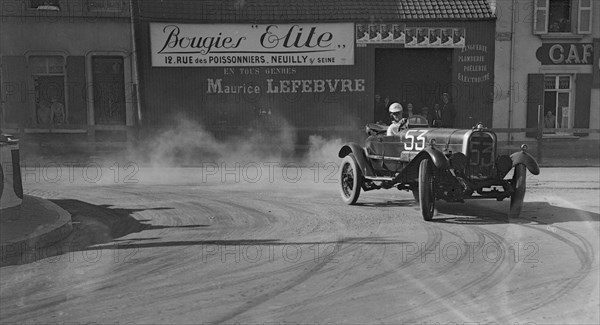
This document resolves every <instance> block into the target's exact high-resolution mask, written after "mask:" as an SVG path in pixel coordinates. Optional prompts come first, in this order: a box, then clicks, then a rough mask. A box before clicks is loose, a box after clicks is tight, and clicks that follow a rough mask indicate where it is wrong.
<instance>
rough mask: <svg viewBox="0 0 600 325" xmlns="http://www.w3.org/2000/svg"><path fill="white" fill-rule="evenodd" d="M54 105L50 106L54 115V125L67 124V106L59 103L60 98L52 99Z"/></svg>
mask: <svg viewBox="0 0 600 325" xmlns="http://www.w3.org/2000/svg"><path fill="white" fill-rule="evenodd" d="M50 101H51V102H52V104H51V105H50V110H51V113H52V122H53V123H54V124H57V125H60V124H64V123H65V105H63V104H62V103H61V102H59V101H58V98H56V97H52V98H51V99H50Z"/></svg>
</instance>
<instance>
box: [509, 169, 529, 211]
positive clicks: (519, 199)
mask: <svg viewBox="0 0 600 325" xmlns="http://www.w3.org/2000/svg"><path fill="white" fill-rule="evenodd" d="M526 179H527V168H526V167H525V165H523V164H518V165H517V166H515V173H514V174H513V178H512V185H513V187H514V193H513V194H512V196H511V197H510V213H509V215H508V216H509V217H511V218H516V217H518V216H519V214H521V208H523V201H524V200H525V188H526V187H527V186H526V183H527V182H526Z"/></svg>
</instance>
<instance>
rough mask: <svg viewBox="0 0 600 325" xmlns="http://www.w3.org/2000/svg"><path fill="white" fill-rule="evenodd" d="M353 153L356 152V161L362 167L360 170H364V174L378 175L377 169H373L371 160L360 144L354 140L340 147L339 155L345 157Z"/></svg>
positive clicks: (369, 175)
mask: <svg viewBox="0 0 600 325" xmlns="http://www.w3.org/2000/svg"><path fill="white" fill-rule="evenodd" d="M351 153H352V154H354V158H356V163H358V166H359V167H360V170H361V171H362V172H363V175H364V176H368V177H375V176H376V175H375V170H374V169H373V165H371V162H370V161H369V160H368V159H367V156H366V155H365V151H364V150H363V148H362V147H361V146H360V145H358V144H356V143H354V142H351V143H346V144H345V145H343V146H342V148H341V149H340V151H339V153H338V157H340V158H344V157H346V156H347V155H349V154H351Z"/></svg>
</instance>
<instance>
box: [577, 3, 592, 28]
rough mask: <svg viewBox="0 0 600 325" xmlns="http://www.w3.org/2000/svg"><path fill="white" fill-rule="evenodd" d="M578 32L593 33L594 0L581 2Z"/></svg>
mask: <svg viewBox="0 0 600 325" xmlns="http://www.w3.org/2000/svg"><path fill="white" fill-rule="evenodd" d="M577 32H578V33H579V34H591V33H592V0H579V15H578V16H577Z"/></svg>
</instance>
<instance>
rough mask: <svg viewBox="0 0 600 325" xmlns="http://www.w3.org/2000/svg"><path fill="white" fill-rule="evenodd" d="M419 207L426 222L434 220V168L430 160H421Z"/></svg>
mask: <svg viewBox="0 0 600 325" xmlns="http://www.w3.org/2000/svg"><path fill="white" fill-rule="evenodd" d="M419 206H420V207H421V215H422V216H423V219H424V220H425V221H431V220H432V219H433V212H434V209H435V188H434V185H433V167H432V166H431V163H430V162H429V159H423V160H421V164H420V165H419Z"/></svg>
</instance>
